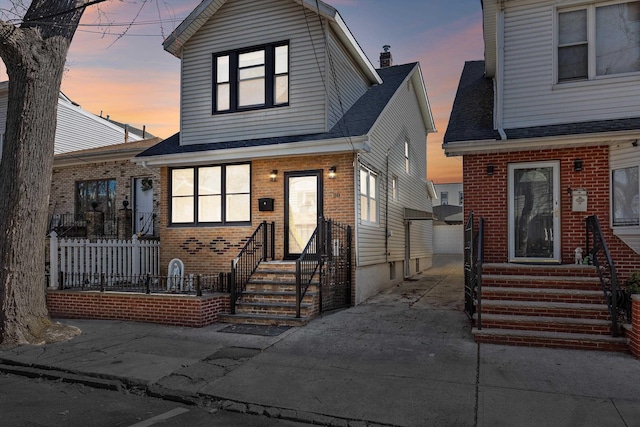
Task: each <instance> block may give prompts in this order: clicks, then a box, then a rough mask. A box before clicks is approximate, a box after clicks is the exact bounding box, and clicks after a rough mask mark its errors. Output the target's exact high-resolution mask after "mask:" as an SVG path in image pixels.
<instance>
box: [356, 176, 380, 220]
mask: <svg viewBox="0 0 640 427" xmlns="http://www.w3.org/2000/svg"><path fill="white" fill-rule="evenodd" d="M360 219H361V220H362V222H368V223H373V224H377V223H378V175H376V173H375V172H373V171H371V170H370V169H367V168H365V167H364V166H361V167H360Z"/></svg>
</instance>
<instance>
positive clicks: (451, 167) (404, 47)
mask: <svg viewBox="0 0 640 427" xmlns="http://www.w3.org/2000/svg"><path fill="white" fill-rule="evenodd" d="M27 2H28V0H25V3H27ZM259 2H260V0H256V3H259ZM199 3H200V0H124V1H121V0H110V1H107V2H105V3H102V4H100V6H99V7H95V6H94V7H91V8H89V9H87V11H86V12H85V15H84V17H83V19H82V22H81V27H80V28H79V29H78V32H77V33H76V36H75V38H74V40H73V43H72V44H71V50H70V53H69V57H68V61H67V70H66V73H65V77H64V80H63V82H62V91H63V92H64V93H65V94H66V95H67V96H68V97H69V98H71V99H72V100H73V101H75V102H77V103H79V104H80V105H81V106H82V107H83V108H84V109H85V110H88V111H90V112H92V113H95V114H100V112H102V114H103V115H110V116H111V117H112V118H113V119H114V120H117V121H121V122H125V123H128V124H130V125H132V126H135V127H139V128H141V127H142V126H143V125H146V127H147V130H148V131H149V132H151V133H153V134H154V135H156V136H160V137H163V138H166V137H169V136H171V135H172V134H173V133H175V132H177V131H178V130H179V114H180V111H179V107H180V102H179V91H180V60H179V59H178V58H175V57H174V56H172V55H171V54H169V53H168V52H165V51H164V49H163V48H162V41H163V39H164V37H166V36H168V35H169V34H171V32H172V31H173V30H174V28H175V27H176V26H177V25H179V24H180V22H182V20H183V19H184V18H186V17H187V15H188V14H189V13H190V12H191V11H192V10H193V9H194V8H195V7H196V6H197V5H198V4H199ZM326 3H328V4H330V5H332V6H334V7H335V8H336V9H338V11H339V12H340V14H341V15H342V17H343V19H344V20H345V22H346V23H347V25H348V26H349V28H350V30H351V32H352V33H353V35H354V36H355V38H356V40H357V41H358V42H359V43H360V45H361V47H362V49H363V50H364V52H365V54H366V55H367V56H368V57H369V60H370V61H371V62H372V63H373V65H374V66H375V67H378V66H379V61H378V58H379V54H380V52H381V50H382V46H383V45H385V44H388V45H391V53H392V55H393V62H394V64H396V65H399V64H404V63H408V62H416V61H418V62H420V65H421V67H422V72H423V75H424V79H425V84H426V87H427V95H428V97H429V101H430V102H431V109H432V112H433V115H434V119H435V123H436V127H437V129H438V133H435V134H430V135H429V136H428V154H427V160H428V165H427V168H428V172H427V173H428V178H429V179H432V180H434V181H435V182H436V183H446V182H460V181H461V165H462V161H461V158H460V157H454V158H446V157H445V156H444V153H443V151H442V148H441V144H442V138H443V137H444V133H445V131H446V128H447V120H448V118H449V114H450V112H451V105H452V103H453V99H454V97H455V92H456V89H457V86H458V79H459V77H460V73H461V72H462V67H463V65H464V62H465V61H467V60H476V59H482V58H483V42H482V19H481V18H482V14H481V5H480V0H394V1H390V0H327V1H326ZM8 5H9V1H8V0H0V9H3V8H7V6H8ZM136 15H138V17H137V19H136V20H135V23H134V25H132V26H131V27H130V28H129V29H128V31H127V33H126V35H124V36H122V37H119V36H120V35H122V33H123V32H124V31H125V30H126V29H127V26H128V25H129V24H130V23H131V22H132V20H133V19H134V17H135V16H136ZM105 23H111V25H110V26H109V27H106V26H105V25H104V24H105ZM105 31H106V32H108V34H104V33H105ZM0 78H1V79H2V80H5V79H6V74H5V73H4V71H2V72H1V73H0Z"/></svg>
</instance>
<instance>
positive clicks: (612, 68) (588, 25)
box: [557, 1, 640, 82]
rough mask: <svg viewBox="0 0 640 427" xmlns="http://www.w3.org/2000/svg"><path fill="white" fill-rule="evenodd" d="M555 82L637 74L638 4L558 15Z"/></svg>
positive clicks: (639, 59)
mask: <svg viewBox="0 0 640 427" xmlns="http://www.w3.org/2000/svg"><path fill="white" fill-rule="evenodd" d="M557 62H558V81H559V82H563V81H570V80H580V79H594V78H596V77H598V76H606V75H613V74H626V73H634V72H638V71H640V1H634V2H625V3H616V4H607V5H604V6H596V5H588V6H583V7H579V8H572V9H570V10H563V11H560V12H559V13H558V52H557Z"/></svg>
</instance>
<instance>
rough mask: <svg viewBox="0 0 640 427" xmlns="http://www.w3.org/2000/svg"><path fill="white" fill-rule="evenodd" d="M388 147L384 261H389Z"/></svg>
mask: <svg viewBox="0 0 640 427" xmlns="http://www.w3.org/2000/svg"><path fill="white" fill-rule="evenodd" d="M390 151H391V149H390V148H387V172H386V177H387V191H386V193H387V195H386V197H385V208H384V259H385V262H386V263H388V262H389V152H390Z"/></svg>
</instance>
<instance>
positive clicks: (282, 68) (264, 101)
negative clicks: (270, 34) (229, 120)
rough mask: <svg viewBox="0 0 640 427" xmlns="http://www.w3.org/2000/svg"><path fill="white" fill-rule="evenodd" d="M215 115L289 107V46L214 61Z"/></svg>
mask: <svg viewBox="0 0 640 427" xmlns="http://www.w3.org/2000/svg"><path fill="white" fill-rule="evenodd" d="M213 76H214V90H213V114H218V113H228V112H234V111H244V110H253V109H261V108H271V107H280V106H284V105H288V104H289V44H288V42H281V43H274V44H270V45H265V46H256V47H252V48H248V49H243V50H239V51H234V52H224V53H220V54H216V55H214V57H213Z"/></svg>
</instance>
